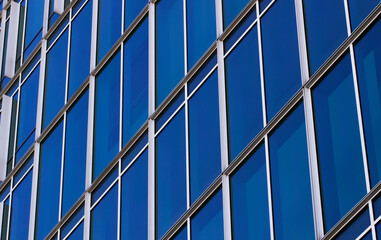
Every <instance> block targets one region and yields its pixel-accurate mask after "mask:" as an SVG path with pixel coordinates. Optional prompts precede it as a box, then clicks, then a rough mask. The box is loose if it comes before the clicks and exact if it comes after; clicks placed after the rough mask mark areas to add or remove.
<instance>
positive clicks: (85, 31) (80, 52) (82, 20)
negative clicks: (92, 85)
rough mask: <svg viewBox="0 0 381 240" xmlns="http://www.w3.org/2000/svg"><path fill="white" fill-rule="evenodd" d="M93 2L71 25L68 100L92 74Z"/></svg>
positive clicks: (88, 4)
mask: <svg viewBox="0 0 381 240" xmlns="http://www.w3.org/2000/svg"><path fill="white" fill-rule="evenodd" d="M92 4H93V3H92V1H89V2H88V3H87V4H86V6H85V7H84V8H83V9H82V10H81V12H80V13H79V14H78V15H77V17H76V18H75V19H74V21H73V22H72V25H71V43H70V44H71V48H70V68H69V92H68V96H69V97H68V98H70V97H71V96H73V94H74V93H75V91H76V90H77V89H78V87H79V86H80V85H81V84H82V83H83V81H84V80H85V79H86V78H87V76H88V75H89V73H90V48H91V47H90V46H91V17H92Z"/></svg>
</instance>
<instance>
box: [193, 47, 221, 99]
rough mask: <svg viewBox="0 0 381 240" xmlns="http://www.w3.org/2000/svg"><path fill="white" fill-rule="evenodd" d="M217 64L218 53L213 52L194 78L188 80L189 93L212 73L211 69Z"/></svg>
mask: <svg viewBox="0 0 381 240" xmlns="http://www.w3.org/2000/svg"><path fill="white" fill-rule="evenodd" d="M216 65H217V54H216V53H213V54H212V55H211V56H210V57H209V59H208V60H207V61H206V62H205V63H204V64H203V66H202V67H201V68H200V69H199V70H197V73H195V74H194V75H193V76H192V78H191V79H190V80H189V81H188V95H190V94H191V93H192V92H193V91H194V89H195V88H196V87H197V86H198V85H199V84H200V82H201V81H202V80H204V78H205V77H206V76H207V75H208V74H209V73H210V71H211V70H212V69H213V68H214V66H216Z"/></svg>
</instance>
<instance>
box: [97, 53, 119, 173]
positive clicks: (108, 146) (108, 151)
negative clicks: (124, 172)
mask: <svg viewBox="0 0 381 240" xmlns="http://www.w3.org/2000/svg"><path fill="white" fill-rule="evenodd" d="M95 84H96V87H95V94H96V95H95V123H94V126H95V128H94V130H95V131H94V133H95V136H94V160H93V180H95V179H96V178H97V177H98V176H99V174H100V173H101V172H102V171H103V169H105V168H106V166H107V165H108V164H109V163H110V162H111V160H112V159H113V158H114V157H115V155H116V154H117V153H118V151H119V112H120V109H119V104H120V99H119V96H120V52H118V53H117V54H115V55H114V56H113V57H112V58H111V60H110V62H109V63H108V64H107V65H106V66H105V68H104V69H103V70H102V72H101V73H100V74H99V75H98V76H97V78H96V83H95Z"/></svg>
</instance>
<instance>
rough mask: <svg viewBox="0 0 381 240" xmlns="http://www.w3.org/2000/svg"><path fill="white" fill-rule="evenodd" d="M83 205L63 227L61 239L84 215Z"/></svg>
mask: <svg viewBox="0 0 381 240" xmlns="http://www.w3.org/2000/svg"><path fill="white" fill-rule="evenodd" d="M83 208H84V207H83V205H82V206H80V207H79V209H77V210H76V211H75V213H74V214H73V215H72V216H71V217H70V219H69V220H68V221H67V222H66V223H65V224H64V225H63V226H62V228H61V239H62V238H64V237H65V236H66V235H67V234H68V233H69V232H70V231H71V230H72V229H73V227H75V225H77V223H78V222H79V221H80V220H81V219H82V217H83V215H84V209H83Z"/></svg>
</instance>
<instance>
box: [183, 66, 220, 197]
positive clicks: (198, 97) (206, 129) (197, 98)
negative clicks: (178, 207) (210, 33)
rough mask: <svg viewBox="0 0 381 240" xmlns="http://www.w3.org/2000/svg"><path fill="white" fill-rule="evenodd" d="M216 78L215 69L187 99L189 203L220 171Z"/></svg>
mask: <svg viewBox="0 0 381 240" xmlns="http://www.w3.org/2000/svg"><path fill="white" fill-rule="evenodd" d="M217 81H218V79H217V72H216V71H215V72H214V73H213V74H212V75H211V76H210V77H209V79H208V80H207V81H206V82H205V83H204V84H203V85H202V86H201V88H200V89H199V90H198V91H197V92H196V93H195V94H194V95H193V96H192V98H191V99H190V100H189V158H190V185H191V186H190V189H191V202H192V203H193V202H194V201H195V200H196V199H197V198H198V197H199V196H200V195H201V193H202V192H204V191H205V189H206V188H207V187H208V186H209V185H210V184H211V183H212V182H213V180H214V179H215V178H216V177H217V176H218V174H219V173H220V172H221V152H220V124H219V114H218V82H217Z"/></svg>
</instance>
